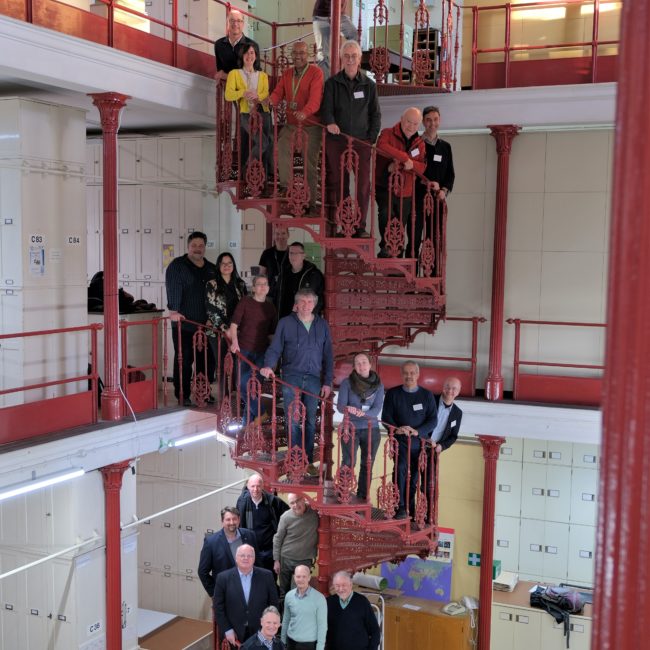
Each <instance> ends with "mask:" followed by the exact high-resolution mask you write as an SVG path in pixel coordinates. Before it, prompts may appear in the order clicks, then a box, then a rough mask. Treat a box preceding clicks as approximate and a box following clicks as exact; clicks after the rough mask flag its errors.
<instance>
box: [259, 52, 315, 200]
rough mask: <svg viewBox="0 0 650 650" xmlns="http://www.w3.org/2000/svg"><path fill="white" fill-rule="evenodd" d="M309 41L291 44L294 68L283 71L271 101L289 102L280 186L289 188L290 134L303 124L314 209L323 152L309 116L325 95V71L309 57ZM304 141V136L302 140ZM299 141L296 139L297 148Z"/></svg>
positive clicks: (280, 146)
mask: <svg viewBox="0 0 650 650" xmlns="http://www.w3.org/2000/svg"><path fill="white" fill-rule="evenodd" d="M307 57H308V52H307V44H306V43H304V42H303V41H296V42H295V43H294V44H293V47H292V48H291V58H292V60H293V68H289V69H287V70H285V71H284V73H283V74H282V77H280V81H279V82H278V85H277V86H276V87H275V90H274V91H273V92H272V93H271V96H270V98H269V103H270V104H271V106H273V107H276V106H277V105H278V104H279V103H280V102H281V101H282V100H283V99H284V100H286V102H287V124H286V125H285V126H284V127H283V129H282V131H281V132H280V136H279V137H278V168H279V172H280V186H281V189H282V190H283V191H284V192H286V190H287V186H288V184H289V179H290V177H291V170H292V169H293V160H292V155H291V138H292V136H293V135H294V134H295V133H296V131H297V129H298V125H299V124H302V126H303V133H304V134H305V135H306V139H307V152H306V154H305V152H304V150H303V152H302V153H303V160H305V164H306V167H307V186H308V187H309V201H308V202H309V208H310V209H313V208H314V206H315V203H316V198H317V181H318V176H317V173H318V156H319V154H320V140H321V130H320V128H319V127H318V126H315V125H314V124H313V122H312V120H310V118H311V117H312V116H313V115H314V113H317V112H318V109H319V108H320V104H321V100H322V98H323V73H322V72H321V70H320V68H319V67H318V66H316V65H313V64H311V63H309V62H308V61H307ZM303 143H304V140H303ZM297 145H298V143H294V151H295V150H296V148H297Z"/></svg>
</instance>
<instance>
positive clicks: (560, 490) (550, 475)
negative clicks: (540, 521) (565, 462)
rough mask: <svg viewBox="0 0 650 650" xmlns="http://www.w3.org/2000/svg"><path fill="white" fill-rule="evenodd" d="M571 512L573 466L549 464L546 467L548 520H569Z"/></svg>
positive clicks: (546, 517)
mask: <svg viewBox="0 0 650 650" xmlns="http://www.w3.org/2000/svg"><path fill="white" fill-rule="evenodd" d="M570 512H571V468H570V467H564V466H560V465H548V466H547V468H546V500H545V510H544V519H546V521H561V522H563V523H568V522H569V514H570Z"/></svg>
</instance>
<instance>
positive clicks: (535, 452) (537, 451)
mask: <svg viewBox="0 0 650 650" xmlns="http://www.w3.org/2000/svg"><path fill="white" fill-rule="evenodd" d="M533 458H546V452H545V451H542V450H541V449H534V450H533Z"/></svg>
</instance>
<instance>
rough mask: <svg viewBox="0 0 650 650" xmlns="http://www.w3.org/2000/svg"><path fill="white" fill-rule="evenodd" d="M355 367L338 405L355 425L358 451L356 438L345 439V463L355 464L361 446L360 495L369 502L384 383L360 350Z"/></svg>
mask: <svg viewBox="0 0 650 650" xmlns="http://www.w3.org/2000/svg"><path fill="white" fill-rule="evenodd" d="M352 365H353V366H354V370H352V372H351V373H350V376H349V377H348V378H347V379H344V380H343V381H342V382H341V386H340V388H339V397H338V402H337V405H336V408H337V410H338V411H339V413H343V414H345V413H347V414H348V417H349V421H350V423H351V424H353V425H354V428H355V431H354V450H353V449H352V440H350V441H349V442H347V443H344V442H341V450H342V452H343V464H344V465H347V466H348V467H354V466H355V465H356V462H357V450H358V449H359V447H361V469H360V470H359V485H358V488H357V496H358V497H359V498H360V499H363V500H364V501H365V499H366V497H367V496H368V492H367V491H368V487H369V486H368V479H369V478H372V466H373V465H374V463H375V455H376V453H377V449H378V447H379V440H380V437H381V436H380V433H379V422H378V421H377V417H378V416H379V414H380V413H381V407H382V406H383V403H384V386H383V384H382V383H381V380H380V379H379V375H378V374H377V373H376V372H375V371H374V370H372V369H371V365H370V357H369V356H368V355H367V354H366V353H365V352H359V353H358V354H356V355H355V356H354V359H353V361H352ZM369 438H370V467H368V439H369Z"/></svg>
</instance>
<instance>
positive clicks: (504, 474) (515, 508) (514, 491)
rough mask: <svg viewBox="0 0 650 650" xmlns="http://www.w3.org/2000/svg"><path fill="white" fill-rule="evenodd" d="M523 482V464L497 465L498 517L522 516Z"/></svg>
mask: <svg viewBox="0 0 650 650" xmlns="http://www.w3.org/2000/svg"><path fill="white" fill-rule="evenodd" d="M521 480H522V479H521V463H510V462H507V461H499V462H498V463H497V492H496V506H495V508H496V509H495V512H496V514H497V515H506V516H508V517H519V516H521Z"/></svg>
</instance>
